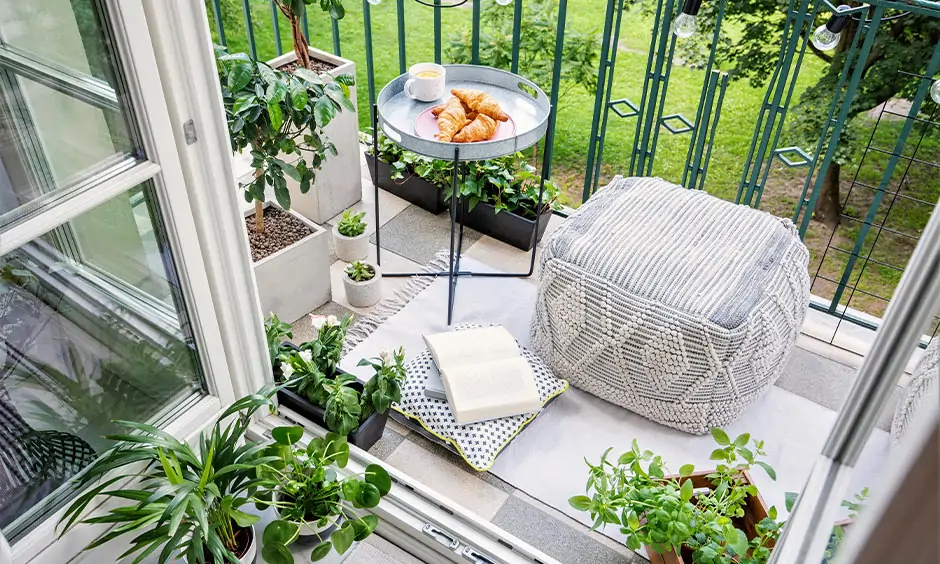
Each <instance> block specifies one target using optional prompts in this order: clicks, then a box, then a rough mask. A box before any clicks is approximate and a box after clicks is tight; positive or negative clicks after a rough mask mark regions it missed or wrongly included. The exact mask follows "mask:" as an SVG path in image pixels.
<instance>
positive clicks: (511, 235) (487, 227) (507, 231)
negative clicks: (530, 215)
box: [460, 202, 552, 251]
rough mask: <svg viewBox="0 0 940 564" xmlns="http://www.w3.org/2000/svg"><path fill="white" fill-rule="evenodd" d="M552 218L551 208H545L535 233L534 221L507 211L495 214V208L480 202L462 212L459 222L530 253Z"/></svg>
mask: <svg viewBox="0 0 940 564" xmlns="http://www.w3.org/2000/svg"><path fill="white" fill-rule="evenodd" d="M551 217H552V208H551V207H546V208H545V211H543V212H542V218H541V219H540V220H539V230H538V233H535V237H534V238H533V237H532V234H533V233H534V232H535V220H534V219H527V218H525V217H522V216H521V215H516V214H514V213H511V212H508V211H501V212H499V213H496V208H494V207H493V206H492V205H491V204H487V203H483V202H480V203H479V204H477V205H475V206H473V209H472V210H468V211H464V214H463V217H462V218H461V220H460V222H461V223H463V224H464V225H465V226H467V227H469V228H471V229H475V230H477V231H479V232H480V233H482V234H484V235H489V236H490V237H492V238H494V239H496V240H497V241H502V242H503V243H507V244H509V245H512V246H513V247H516V248H517V249H522V250H523V251H531V250H532V247H533V246H535V245H536V244H537V243H538V242H539V241H541V240H542V235H544V234H545V228H546V227H547V226H548V220H549V219H551Z"/></svg>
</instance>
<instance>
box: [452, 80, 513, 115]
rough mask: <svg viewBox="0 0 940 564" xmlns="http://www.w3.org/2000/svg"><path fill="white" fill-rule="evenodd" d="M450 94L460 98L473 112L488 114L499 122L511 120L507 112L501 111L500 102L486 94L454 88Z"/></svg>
mask: <svg viewBox="0 0 940 564" xmlns="http://www.w3.org/2000/svg"><path fill="white" fill-rule="evenodd" d="M450 93H451V94H453V95H454V96H456V97H458V98H460V101H461V102H463V103H464V104H466V105H467V107H469V108H470V109H471V110H474V111H476V112H479V113H481V114H486V115H488V116H489V117H491V118H493V119H495V120H498V121H508V120H509V116H508V115H507V114H506V112H504V111H503V110H502V109H500V107H499V102H497V101H496V98H493V97H492V96H490V95H489V94H487V93H486V92H480V91H479V90H464V89H461V88H454V89H452V90H451V91H450Z"/></svg>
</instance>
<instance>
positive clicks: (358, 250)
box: [333, 225, 369, 262]
mask: <svg viewBox="0 0 940 564" xmlns="http://www.w3.org/2000/svg"><path fill="white" fill-rule="evenodd" d="M333 244H334V246H335V247H336V258H338V259H339V260H341V261H344V262H353V261H355V260H362V259H364V258H366V257H367V256H368V255H369V235H368V233H366V232H363V233H362V235H357V236H356V237H347V236H345V235H343V234H342V233H340V232H339V226H338V225H334V226H333Z"/></svg>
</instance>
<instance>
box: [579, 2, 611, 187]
mask: <svg viewBox="0 0 940 564" xmlns="http://www.w3.org/2000/svg"><path fill="white" fill-rule="evenodd" d="M616 4H617V0H608V1H607V13H606V14H605V16H604V37H603V39H601V58H600V61H598V65H597V92H595V93H594V117H593V119H592V120H591V136H590V137H589V138H588V154H587V167H586V168H585V170H584V190H583V191H582V193H581V201H582V202H586V201H587V200H588V198H590V197H591V191H592V190H591V188H592V187H593V186H594V174H593V172H594V154H595V152H596V150H597V144H598V142H599V139H598V132H599V131H600V120H601V112H604V114H605V115H606V113H607V107H606V106H603V103H604V94H605V93H606V91H607V88H606V82H607V76H608V74H610V72H609V71H610V69H609V67H610V62H609V61H608V59H607V54H608V51H609V50H610V36H611V31H612V29H613V25H614V6H615V5H616ZM614 49H615V50H616V46H615V47H614ZM610 78H611V81H613V76H611V77H610Z"/></svg>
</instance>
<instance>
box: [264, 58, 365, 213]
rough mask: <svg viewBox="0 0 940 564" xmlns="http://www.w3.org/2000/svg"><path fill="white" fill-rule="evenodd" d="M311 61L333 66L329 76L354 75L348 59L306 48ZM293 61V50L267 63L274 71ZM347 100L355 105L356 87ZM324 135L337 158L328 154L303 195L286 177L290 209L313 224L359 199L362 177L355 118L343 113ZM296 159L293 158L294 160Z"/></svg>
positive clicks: (353, 65)
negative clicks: (334, 147)
mask: <svg viewBox="0 0 940 564" xmlns="http://www.w3.org/2000/svg"><path fill="white" fill-rule="evenodd" d="M310 56H311V58H314V59H317V60H320V61H325V62H328V63H332V64H334V65H336V68H335V69H333V70H331V71H329V73H328V74H329V75H330V76H334V77H335V76H339V75H341V74H349V75H351V76H353V77H355V76H356V65H355V63H353V62H352V61H350V60H348V59H343V58H341V57H337V56H335V55H331V54H330V53H327V52H325V51H320V50H319V49H314V48H313V47H311V48H310ZM296 60H297V56H296V55H295V54H294V52H293V51H291V52H290V53H285V54H283V55H281V56H280V57H277V58H275V59H271V60H270V61H268V64H269V65H270V66H271V67H272V68H277V67H279V66H281V65H285V64H287V63H292V62H294V61H296ZM350 90H351V92H350V99H351V100H352V103H353V105H355V104H356V87H355V86H353V87H351V89H350ZM325 132H326V136H327V138H329V140H330V141H331V142H332V143H333V144H334V145H336V151H337V153H338V154H337V155H336V156H333V155H329V156H328V157H327V159H326V162H325V163H324V164H323V167H322V168H321V169H320V170H319V171H317V178H316V180H315V181H314V183H313V186H311V187H310V191H309V192H307V193H306V194H301V193H300V183H298V182H297V181H295V180H293V179H291V178H287V179H286V180H287V186H288V188H289V189H290V197H291V209H292V210H295V211H297V212H298V213H300V214H301V215H303V216H304V217H306V218H308V219H310V220H312V221H314V222H316V223H326V222H327V220H329V219H330V218H331V217H333V216H335V215H336V214H338V213H340V212H341V211H343V210H344V209H346V208H348V207H350V206H352V205H353V204H355V203H356V202H358V201H359V200H360V199H362V175H361V174H359V167H360V162H359V117H358V115H357V114H356V113H354V112H350V111H347V110H343V111H342V112H340V113H338V114H337V115H336V117H335V118H334V119H333V120H332V121H331V122H330V123H329V125H327V126H326V128H325ZM295 160H296V159H295Z"/></svg>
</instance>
